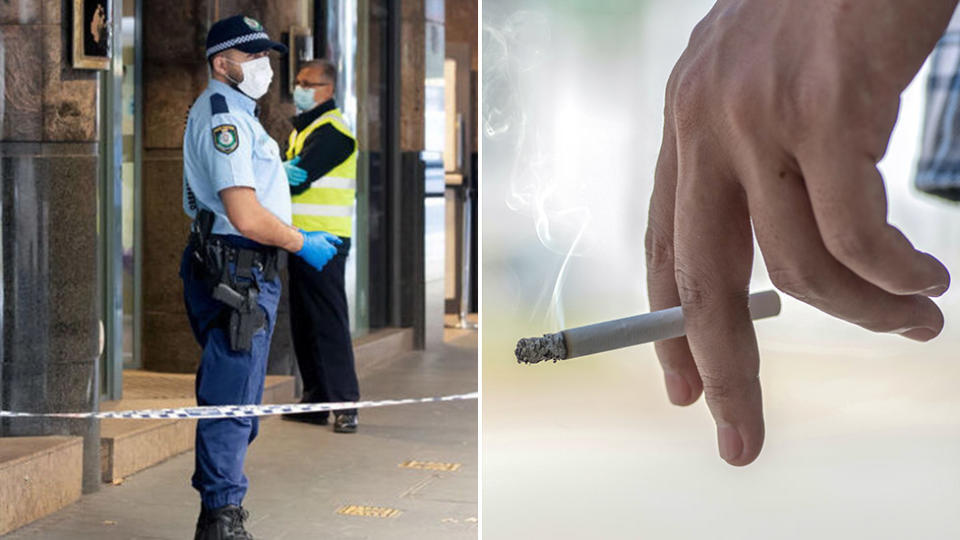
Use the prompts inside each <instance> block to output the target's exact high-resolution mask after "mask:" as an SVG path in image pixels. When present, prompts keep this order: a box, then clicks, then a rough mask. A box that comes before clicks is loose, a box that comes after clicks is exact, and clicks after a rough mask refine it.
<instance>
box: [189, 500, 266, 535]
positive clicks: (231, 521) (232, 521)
mask: <svg viewBox="0 0 960 540" xmlns="http://www.w3.org/2000/svg"><path fill="white" fill-rule="evenodd" d="M248 517H250V514H249V513H248V512H247V511H246V510H244V509H243V508H241V507H239V506H234V505H232V504H228V505H226V506H221V507H220V508H217V509H215V510H207V509H206V508H203V509H201V510H200V517H199V518H197V534H195V535H194V537H193V540H253V536H251V535H250V533H248V532H247V530H246V529H244V528H243V522H244V521H245V520H246V519H247V518H248Z"/></svg>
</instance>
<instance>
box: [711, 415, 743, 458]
mask: <svg viewBox="0 0 960 540" xmlns="http://www.w3.org/2000/svg"><path fill="white" fill-rule="evenodd" d="M717 445H718V446H719V449H720V457H722V458H723V460H724V461H726V462H728V463H729V462H731V461H733V460H735V459H737V458H739V457H740V454H742V453H743V439H741V438H740V432H739V431H737V428H735V427H733V426H730V425H719V424H718V425H717Z"/></svg>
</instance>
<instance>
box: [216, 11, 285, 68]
mask: <svg viewBox="0 0 960 540" xmlns="http://www.w3.org/2000/svg"><path fill="white" fill-rule="evenodd" d="M227 49H239V50H241V51H243V52H245V53H258V52H261V51H265V50H267V49H276V50H278V51H280V52H281V53H285V52H287V47H286V46H285V45H283V44H282V43H277V42H276V41H271V40H270V36H268V35H267V33H266V31H264V29H263V25H262V24H260V23H259V22H258V21H257V20H256V19H252V18H250V17H245V16H243V15H234V16H233V17H227V18H226V19H221V20H219V21H217V22H215V23H213V26H211V27H210V31H209V32H207V58H210V57H211V56H213V55H214V54H217V53H218V52H220V51H225V50H227Z"/></svg>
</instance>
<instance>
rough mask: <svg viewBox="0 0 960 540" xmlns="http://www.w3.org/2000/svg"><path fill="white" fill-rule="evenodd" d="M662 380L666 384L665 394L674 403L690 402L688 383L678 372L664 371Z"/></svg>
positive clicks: (683, 403)
mask: <svg viewBox="0 0 960 540" xmlns="http://www.w3.org/2000/svg"><path fill="white" fill-rule="evenodd" d="M663 378H664V381H665V382H666V384H667V396H668V397H669V398H670V402H671V403H673V404H674V405H686V404H687V403H689V402H690V394H691V392H692V391H691V390H690V385H689V384H687V380H686V379H684V378H683V377H682V376H680V375H679V374H678V373H665V374H664V377H663Z"/></svg>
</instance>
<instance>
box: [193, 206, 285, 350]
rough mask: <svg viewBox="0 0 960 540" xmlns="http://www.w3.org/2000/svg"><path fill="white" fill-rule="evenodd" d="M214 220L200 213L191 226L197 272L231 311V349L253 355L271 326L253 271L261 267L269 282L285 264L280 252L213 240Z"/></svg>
mask: <svg viewBox="0 0 960 540" xmlns="http://www.w3.org/2000/svg"><path fill="white" fill-rule="evenodd" d="M213 219H214V215H213V213H212V212H210V211H209V210H205V209H204V210H200V211H199V212H198V213H197V218H196V220H195V221H194V223H193V226H192V227H191V232H190V245H191V246H192V247H193V263H194V264H193V268H194V272H195V275H196V277H197V278H199V279H201V280H203V281H204V282H205V283H206V284H207V286H208V287H209V288H210V290H211V296H212V297H213V298H214V299H215V300H217V301H219V302H221V303H223V304H224V306H226V307H227V308H229V311H228V312H226V311H225V312H224V314H223V316H222V319H221V320H222V322H221V324H223V326H224V330H225V331H226V332H227V335H228V337H229V339H230V349H231V350H232V351H236V352H249V351H250V350H251V349H252V347H253V335H254V334H256V333H257V332H258V331H259V330H260V329H262V328H264V327H265V326H266V325H267V317H266V315H265V314H264V312H263V310H262V309H261V308H260V305H259V304H258V303H257V299H258V297H259V295H260V290H259V288H258V287H257V283H256V280H255V279H254V275H253V268H254V267H257V268H259V269H260V270H261V271H262V272H263V275H264V278H265V279H273V278H274V277H275V276H276V275H277V273H278V272H279V268H280V265H281V264H282V261H281V260H280V259H281V257H280V256H279V254H278V253H277V251H276V250H272V251H269V252H260V251H255V250H252V249H245V248H239V247H236V246H232V245H229V244H228V243H226V242H224V241H222V240H220V239H218V238H215V237H213V236H212V235H211V230H212V228H213ZM230 263H234V272H233V274H235V275H231V272H230ZM236 278H243V279H242V280H241V279H236Z"/></svg>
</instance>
